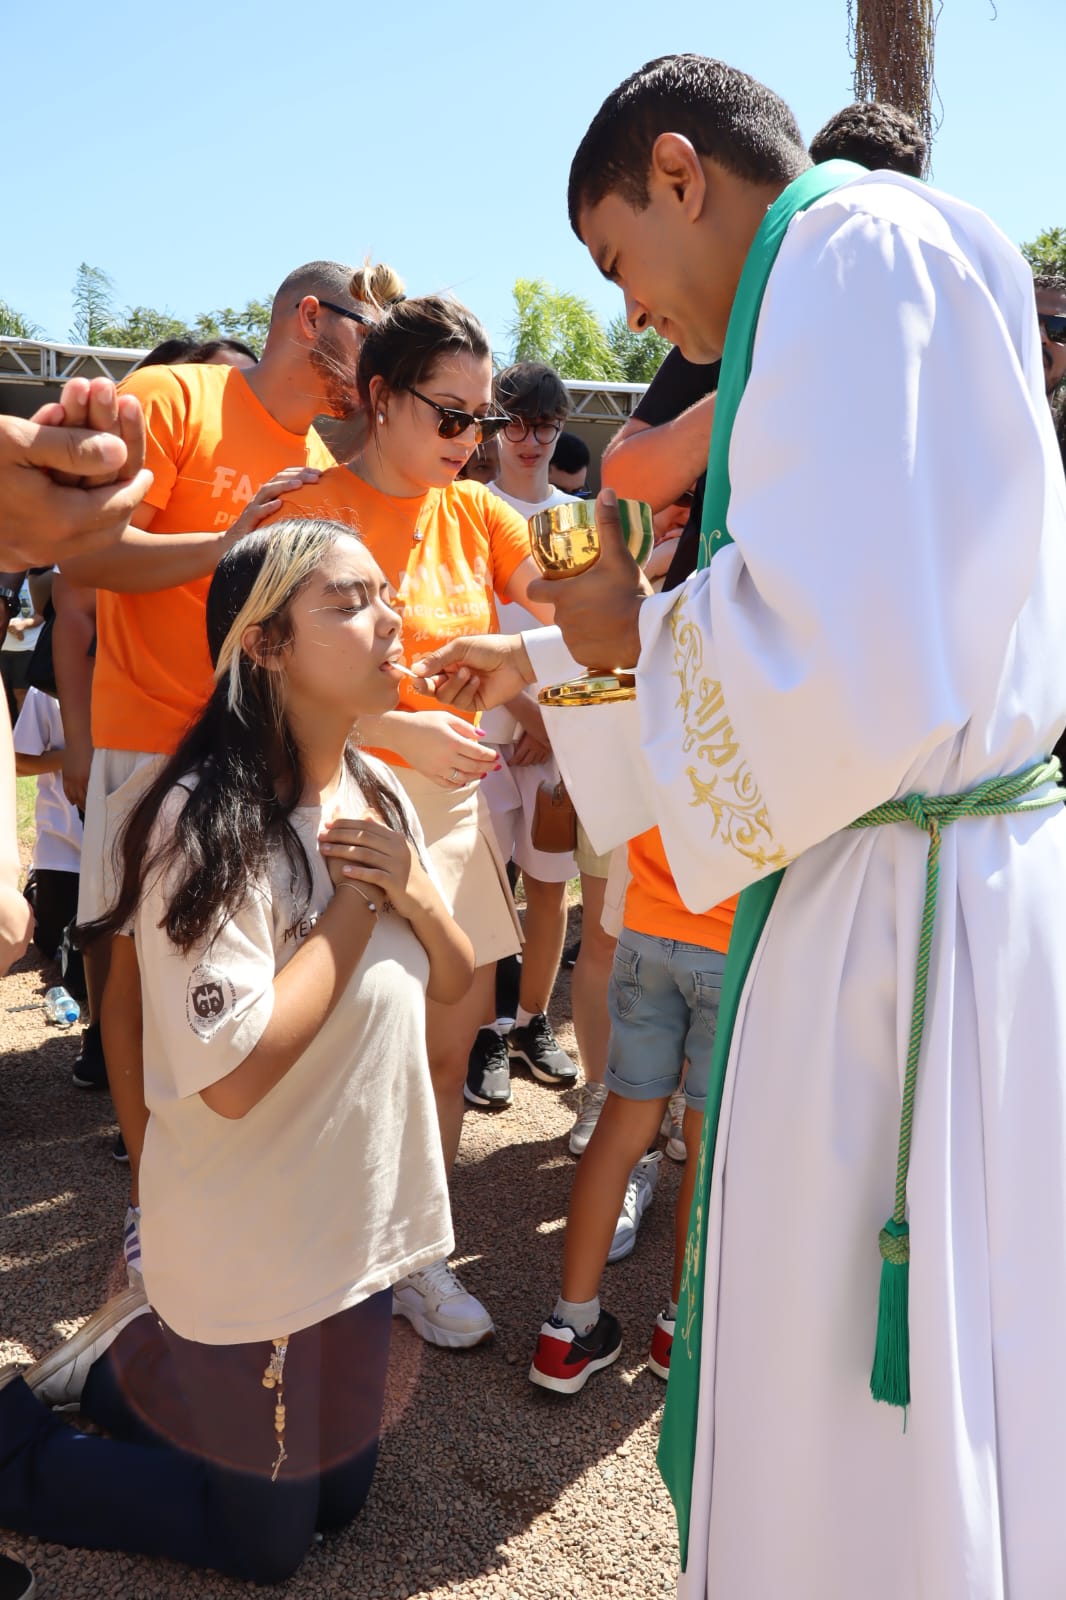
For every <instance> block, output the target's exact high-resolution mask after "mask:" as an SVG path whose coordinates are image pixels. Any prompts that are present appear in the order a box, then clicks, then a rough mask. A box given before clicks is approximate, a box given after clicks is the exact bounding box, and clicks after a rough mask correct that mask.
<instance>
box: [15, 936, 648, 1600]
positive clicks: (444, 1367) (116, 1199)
mask: <svg viewBox="0 0 1066 1600" xmlns="http://www.w3.org/2000/svg"><path fill="white" fill-rule="evenodd" d="M575 915H576V916H579V913H576V914H575V913H572V917H573V916H575ZM57 981H58V978H57V976H56V975H55V971H54V969H53V968H50V967H47V966H42V965H41V964H40V963H39V962H38V961H36V960H35V959H34V958H29V957H28V958H27V960H26V961H24V962H23V963H22V964H21V965H20V966H19V967H18V968H16V969H15V971H14V972H13V973H11V974H10V975H9V976H8V977H6V978H4V979H0V1018H2V1022H0V1029H2V1033H0V1037H2V1042H3V1054H2V1057H0V1197H2V1208H3V1210H2V1214H3V1218H4V1222H3V1240H2V1254H0V1272H2V1276H0V1363H2V1362H3V1361H5V1360H11V1359H13V1358H30V1357H36V1356H40V1355H43V1354H44V1353H45V1352H46V1351H47V1350H49V1349H50V1348H51V1347H52V1346H53V1345H55V1344H56V1343H57V1342H58V1341H59V1340H60V1339H61V1338H63V1337H65V1336H66V1335H68V1334H69V1333H70V1332H72V1331H73V1329H74V1328H75V1327H76V1326H77V1325H78V1324H79V1322H81V1321H82V1320H83V1319H84V1318H85V1317H86V1316H88V1315H89V1314H90V1313H91V1312H92V1311H93V1310H95V1309H96V1308H97V1306H98V1305H99V1304H100V1303H101V1302H102V1301H103V1300H104V1299H105V1298H106V1297H107V1295H108V1294H109V1293H111V1292H113V1291H114V1290H115V1289H116V1288H118V1287H121V1285H122V1282H123V1281H124V1279H123V1273H122V1264H121V1239H120V1235H121V1226H122V1219H123V1215H124V1211H125V1204H126V1200H125V1185H126V1179H125V1174H124V1171H123V1169H122V1168H121V1167H119V1166H118V1165H117V1164H116V1163H115V1162H113V1161H112V1160H111V1158H110V1154H109V1150H110V1142H111V1139H112V1136H113V1134H114V1132H115V1127H114V1123H113V1121H112V1113H111V1107H110V1102H109V1100H108V1098H107V1096H106V1095H105V1094H93V1093H86V1092H84V1091H79V1090H77V1089H75V1088H73V1087H72V1085H71V1082H70V1065H71V1062H72V1060H73V1058H74V1056H75V1055H76V1053H77V1042H76V1038H75V1037H74V1036H72V1035H70V1034H60V1033H57V1031H56V1030H55V1029H51V1028H49V1027H48V1026H47V1025H46V1024H45V1023H44V1020H43V1017H42V1014H41V1010H40V997H41V995H42V994H43V992H44V990H45V989H46V988H47V987H48V985H49V983H51V982H57ZM568 1014H569V985H568V982H567V981H566V976H565V974H564V975H561V977H560V982H559V984H558V985H557V995H556V1002H555V1008H554V1012H553V1020H554V1021H555V1024H556V1027H557V1031H558V1033H559V1036H560V1038H561V1039H562V1041H563V1042H564V1043H565V1044H567V1045H568V1046H570V1047H572V1046H573V1034H572V1032H571V1031H570V1029H569V1026H568V1025H567V1023H566V1018H567V1017H568ZM576 1098H577V1096H576V1094H571V1093H567V1094H564V1095H560V1094H558V1093H557V1092H554V1091H552V1090H551V1089H548V1088H545V1087H543V1086H541V1085H539V1084H536V1083H534V1082H533V1081H532V1080H531V1079H529V1078H525V1077H518V1076H516V1079H515V1086H514V1104H513V1105H512V1107H511V1108H510V1109H509V1110H508V1111H506V1112H503V1113H497V1114H486V1113H473V1112H470V1113H468V1114H467V1119H466V1128H465V1131H464V1135H463V1145H462V1150H461V1152H460V1157H459V1166H458V1169H457V1171H456V1175H455V1180H454V1183H453V1204H454V1208H455V1233H456V1240H457V1251H458V1254H457V1256H456V1261H457V1263H458V1265H459V1267H460V1270H461V1275H462V1277H463V1280H464V1282H465V1283H466V1285H467V1286H468V1287H469V1288H470V1289H471V1290H472V1291H473V1292H474V1293H475V1294H477V1295H479V1296H480V1297H481V1298H482V1299H483V1300H484V1302H485V1304H486V1305H487V1306H488V1307H489V1308H490V1310H491V1311H492V1314H493V1316H494V1317H495V1319H496V1324H497V1333H496V1338H495V1340H494V1341H493V1342H492V1343H491V1344H488V1345H485V1346H483V1347H481V1348H480V1349H477V1350H473V1351H460V1352H452V1351H446V1350H438V1349H435V1348H433V1347H431V1346H426V1345H423V1344H422V1342H421V1340H419V1339H418V1337H417V1335H416V1334H415V1333H414V1332H413V1330H412V1329H411V1328H410V1327H409V1325H408V1324H407V1323H406V1322H405V1321H403V1320H402V1319H398V1320H397V1321H396V1322H395V1323H394V1325H393V1326H394V1337H393V1344H392V1359H391V1365H390V1374H389V1391H388V1398H387V1402H386V1423H385V1432H384V1437H383V1441H382V1451H381V1458H380V1463H379V1466H378V1471H377V1477H376V1479H375V1483H374V1488H373V1491H372V1493H371V1496H370V1500H369V1502H368V1504H367V1506H366V1508H365V1510H364V1511H363V1513H362V1515H361V1516H360V1518H359V1519H358V1520H357V1521H356V1522H355V1523H354V1524H353V1526H352V1527H351V1528H349V1529H348V1530H347V1531H346V1532H345V1533H343V1534H339V1535H331V1536H329V1537H328V1538H327V1539H326V1540H325V1542H324V1543H322V1544H321V1545H319V1546H317V1547H316V1548H315V1549H313V1550H312V1551H311V1552H310V1553H309V1554H308V1557H307V1560H306V1561H305V1563H304V1565H303V1567H302V1568H301V1570H300V1572H299V1573H298V1574H297V1575H296V1577H295V1578H294V1579H293V1580H292V1582H291V1583H289V1584H288V1585H287V1586H286V1587H285V1589H284V1594H285V1595H286V1596H292V1597H293V1600H312V1597H313V1600H340V1597H342V1596H343V1597H346V1600H410V1597H415V1596H418V1597H422V1600H444V1597H445V1596H454V1595H459V1596H467V1597H470V1600H489V1597H499V1600H573V1597H588V1600H667V1597H669V1596H672V1595H673V1594H674V1592H675V1578H676V1535H675V1528H674V1521H673V1514H672V1511H671V1508H670V1504H669V1501H668V1499H667V1496H666V1492H665V1490H664V1488H663V1486H662V1483H661V1481H660V1479H659V1476H658V1474H657V1472H656V1470H655V1463H654V1452H655V1445H656V1441H657V1438H658V1432H659V1421H660V1416H661V1411H662V1401H663V1393H664V1390H663V1385H662V1383H661V1382H660V1381H659V1380H658V1379H657V1378H656V1377H655V1376H654V1375H653V1374H652V1373H651V1372H649V1371H648V1370H647V1368H646V1367H645V1365H644V1357H645V1354H646V1351H647V1345H648V1340H649V1339H650V1335H651V1329H652V1326H653V1323H654V1320H655V1315H656V1312H657V1311H658V1310H659V1309H660V1308H661V1306H662V1304H663V1303H664V1301H665V1296H666V1291H667V1289H668V1287H669V1284H668V1278H669V1270H670V1256H671V1226H672V1218H673V1208H674V1200H675V1197H676V1193H677V1184H678V1175H679V1168H677V1167H675V1166H674V1165H673V1163H672V1162H670V1161H664V1162H663V1163H662V1168H661V1172H660V1179H659V1186H658V1190H657V1193H656V1197H655V1202H654V1204H653V1205H652V1207H651V1209H650V1210H649V1212H648V1213H647V1215H646V1217H645V1220H644V1225H643V1227H642V1229H641V1233H640V1237H639V1240H638V1243H637V1248H636V1251H635V1252H634V1254H633V1255H632V1256H631V1257H630V1258H629V1259H628V1260H627V1261H623V1262H620V1263H619V1264H618V1265H617V1266H614V1267H609V1268H608V1269H607V1277H606V1280H605V1285H604V1301H605V1304H607V1305H608V1306H609V1307H610V1309H611V1310H612V1311H614V1312H615V1313H616V1315H617V1316H618V1317H619V1318H620V1320H621V1323H622V1326H623V1329H624V1330H625V1332H626V1343H625V1346H624V1349H623V1353H622V1358H621V1360H620V1361H619V1362H617V1363H616V1365H615V1366H614V1367H612V1368H610V1369H609V1370H608V1371H607V1372H605V1373H603V1374H600V1375H598V1376H596V1377H594V1378H593V1379H592V1380H591V1381H590V1383H589V1386H588V1388H587V1389H586V1390H585V1391H584V1392H583V1393H582V1394H580V1395H577V1396H575V1397H573V1398H570V1399H567V1398H565V1397H562V1396H554V1395H550V1394H547V1393H545V1392H544V1391H543V1390H539V1389H536V1388H534V1387H533V1385H531V1384H530V1383H529V1382H528V1381H527V1377H526V1372H527V1368H528V1364H529V1360H530V1355H531V1352H532V1348H533V1344H534V1341H535V1338H536V1333H537V1329H538V1326H539V1324H540V1322H541V1320H542V1319H543V1317H544V1316H545V1315H546V1314H547V1313H548V1311H549V1310H550V1309H551V1306H552V1303H553V1301H554V1297H555V1294H556V1293H557V1289H558V1275H559V1265H560V1259H561V1248H562V1229H563V1223H564V1219H565V1216H566V1206H567V1196H568V1193H569V1188H570V1181H571V1176H572V1173H573V1170H574V1161H573V1159H572V1157H571V1156H570V1155H569V1154H568V1152H567V1148H566V1140H565V1135H566V1133H567V1132H568V1130H569V1126H570V1122H571V1120H572V1118H573V1108H574V1103H575V1102H576ZM0 1544H2V1546H3V1548H4V1549H6V1550H8V1551H9V1552H10V1553H11V1554H13V1555H18V1556H21V1557H22V1559H24V1560H27V1561H29V1562H30V1563H31V1565H32V1566H33V1568H34V1570H35V1572H36V1574H37V1583H38V1595H39V1597H40V1600H89V1597H93V1600H96V1597H100V1596H105V1595H106V1596H120V1597H122V1600H186V1597H188V1596H192V1595H196V1596H202V1597H205V1600H233V1597H235V1596H237V1595H250V1594H255V1593H258V1592H260V1591H258V1590H256V1589H254V1588H253V1587H252V1586H251V1585H246V1584H239V1583H235V1582H231V1581H229V1580H226V1579H222V1578H218V1577H215V1576H214V1575H212V1574H206V1573H200V1572H192V1571H190V1570H189V1569H187V1568H184V1567H181V1566H178V1565H176V1564H169V1563H164V1562H158V1561H148V1560H144V1559H140V1558H135V1557H129V1556H123V1555H114V1554H104V1553H100V1552H87V1551H71V1550H65V1549H61V1548H60V1547H58V1546H54V1545H40V1544H38V1543H37V1542H36V1541H34V1540H31V1539H18V1538H15V1537H13V1536H9V1535H3V1536H2V1537H0ZM272 1592H273V1593H275V1594H281V1593H282V1590H281V1589H280V1588H279V1589H276V1590H274V1591H272Z"/></svg>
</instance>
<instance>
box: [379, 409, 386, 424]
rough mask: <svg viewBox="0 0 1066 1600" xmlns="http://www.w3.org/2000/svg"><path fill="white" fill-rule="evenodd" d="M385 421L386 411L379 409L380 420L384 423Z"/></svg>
mask: <svg viewBox="0 0 1066 1600" xmlns="http://www.w3.org/2000/svg"><path fill="white" fill-rule="evenodd" d="M384 421H385V413H384V411H379V412H378V422H379V423H382V422H384Z"/></svg>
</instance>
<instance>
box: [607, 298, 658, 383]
mask: <svg viewBox="0 0 1066 1600" xmlns="http://www.w3.org/2000/svg"><path fill="white" fill-rule="evenodd" d="M607 343H608V344H609V345H610V347H611V351H612V353H613V355H614V358H615V360H616V361H617V363H618V365H619V367H620V368H621V371H622V377H623V378H624V379H625V381H626V383H650V382H651V380H652V379H653V378H654V376H655V374H656V373H657V372H658V370H659V368H660V367H661V366H662V364H663V360H664V358H665V356H666V352H667V351H668V350H669V349H670V343H669V340H667V339H663V338H662V337H661V336H660V335H659V334H657V333H656V331H655V329H654V328H646V329H645V331H644V332H643V333H634V332H633V330H632V329H631V328H630V326H629V324H628V323H627V322H626V319H625V317H624V315H623V314H622V312H619V313H618V315H617V316H616V317H612V318H611V320H610V322H609V323H608V324H607Z"/></svg>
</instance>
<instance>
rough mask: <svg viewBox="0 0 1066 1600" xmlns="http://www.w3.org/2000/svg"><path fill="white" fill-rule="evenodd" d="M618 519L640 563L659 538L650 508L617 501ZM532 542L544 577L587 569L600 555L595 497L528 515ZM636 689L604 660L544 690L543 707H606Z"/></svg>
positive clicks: (625, 675) (565, 575)
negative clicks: (604, 663) (564, 681)
mask: <svg viewBox="0 0 1066 1600" xmlns="http://www.w3.org/2000/svg"><path fill="white" fill-rule="evenodd" d="M618 520H619V522H620V523H621V525H622V537H623V539H624V540H625V543H626V547H627V549H628V550H629V553H630V555H631V556H632V557H633V560H634V561H635V562H636V563H637V565H638V566H640V567H642V566H643V565H644V563H645V561H647V559H648V557H649V555H650V554H651V549H652V545H653V544H654V542H655V530H654V527H653V526H652V520H651V506H649V505H647V504H646V503H645V501H643V500H619V501H618ZM529 545H530V552H531V554H532V556H533V560H534V561H535V562H536V564H537V566H538V567H539V568H540V570H541V572H542V573H543V575H544V577H545V578H550V579H552V580H553V581H556V580H561V579H563V578H573V577H576V576H577V574H578V573H581V572H587V571H588V570H589V568H590V567H594V566H595V565H596V562H597V561H598V560H599V559H600V533H599V529H598V528H597V526H596V503H595V501H594V500H569V501H567V502H566V503H565V504H564V505H560V506H551V507H550V508H549V510H547V511H538V512H537V513H536V515H535V516H532V517H530V519H529ZM635 692H636V691H635V690H634V688H633V675H632V673H630V672H622V671H619V670H618V669H617V668H615V667H613V666H611V665H610V664H606V665H604V666H602V667H597V668H594V669H593V670H592V671H590V672H587V673H585V674H583V676H582V677H580V678H572V679H571V680H570V681H569V682H568V683H558V684H555V685H553V686H552V688H550V689H544V690H543V691H542V692H541V694H540V696H539V699H540V701H541V704H542V705H548V706H553V707H554V706H588V705H602V704H603V703H604V702H605V701H618V700H619V699H632V698H633V695H634V693H635Z"/></svg>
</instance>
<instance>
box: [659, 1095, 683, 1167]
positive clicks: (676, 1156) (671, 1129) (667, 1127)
mask: <svg viewBox="0 0 1066 1600" xmlns="http://www.w3.org/2000/svg"><path fill="white" fill-rule="evenodd" d="M684 1116H685V1091H684V1089H675V1090H674V1092H673V1094H672V1095H671V1096H670V1104H669V1105H668V1106H667V1108H666V1110H665V1111H664V1113H663V1123H662V1127H661V1128H660V1129H659V1132H660V1133H662V1134H664V1135H665V1136H666V1153H667V1155H668V1156H669V1157H670V1160H671V1161H685V1160H687V1159H688V1151H687V1150H686V1148H685V1133H684V1126H683V1123H684Z"/></svg>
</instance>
